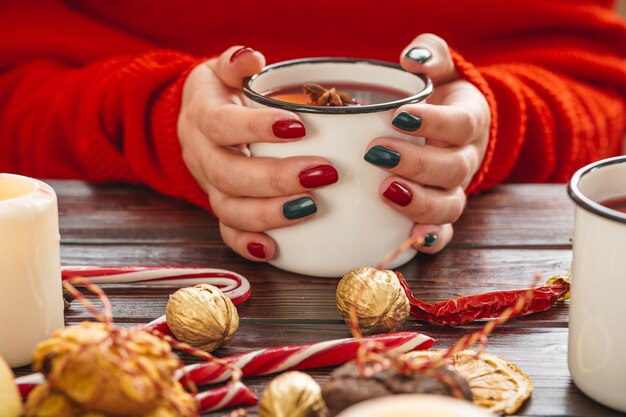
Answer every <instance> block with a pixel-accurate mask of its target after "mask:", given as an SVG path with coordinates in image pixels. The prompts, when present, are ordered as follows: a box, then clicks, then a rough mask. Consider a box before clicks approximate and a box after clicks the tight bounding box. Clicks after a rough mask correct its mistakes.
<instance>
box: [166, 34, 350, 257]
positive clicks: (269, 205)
mask: <svg viewBox="0 0 626 417" xmlns="http://www.w3.org/2000/svg"><path fill="white" fill-rule="evenodd" d="M264 65H265V58H264V57H263V55H262V54H261V53H259V52H257V51H254V50H252V49H250V48H243V47H237V46H234V47H232V48H229V49H228V50H226V51H225V52H224V53H223V54H222V55H221V56H220V57H219V58H217V59H212V60H210V61H207V62H205V63H203V64H201V65H199V66H197V67H196V68H195V69H194V70H193V71H191V73H190V74H189V77H188V78H187V80H186V81H185V85H184V88H183V97H182V106H181V110H180V114H179V117H178V137H179V138H180V143H181V146H182V151H183V158H184V160H185V163H186V165H187V168H188V169H189V171H190V172H191V174H192V175H193V176H194V178H195V179H196V181H197V182H198V184H200V186H201V187H202V188H203V189H204V190H205V191H206V193H207V194H208V196H209V199H210V201H211V207H212V208H213V211H214V212H215V215H216V216H217V217H218V219H219V224H220V232H221V234H222V239H223V240H224V242H225V243H226V244H227V245H228V246H230V247H231V248H232V249H233V250H234V251H235V252H237V253H239V254H240V255H241V256H243V257H245V258H247V259H250V260H255V261H266V260H269V259H272V258H273V257H274V253H275V251H276V245H275V243H274V241H273V240H272V239H271V238H270V237H269V236H267V235H266V234H264V233H263V232H264V231H266V230H269V229H274V228H278V227H284V226H288V225H291V224H295V223H298V222H302V221H306V220H308V219H310V218H311V217H313V216H314V214H315V211H316V205H315V199H314V197H313V196H312V195H311V193H310V192H309V190H311V189H314V188H318V187H321V186H324V185H329V184H332V183H334V182H336V181H337V179H338V174H337V171H336V170H335V168H333V167H332V165H331V164H330V162H329V161H328V160H326V159H324V158H320V157H314V156H306V157H305V156H303V157H292V158H284V159H274V158H256V157H255V158H251V157H250V153H249V152H248V147H247V144H249V143H254V142H276V143H280V142H291V141H296V140H299V139H301V138H302V137H304V136H305V134H306V131H305V127H304V124H303V123H302V121H301V120H300V119H299V118H298V116H296V115H295V114H294V113H291V112H289V111H286V110H280V109H273V108H263V109H251V108H248V107H245V106H243V98H242V95H241V92H240V91H241V82H242V80H243V79H244V78H245V77H247V76H250V75H253V74H256V73H257V72H259V71H260V70H261V69H262V68H263V66H264Z"/></svg>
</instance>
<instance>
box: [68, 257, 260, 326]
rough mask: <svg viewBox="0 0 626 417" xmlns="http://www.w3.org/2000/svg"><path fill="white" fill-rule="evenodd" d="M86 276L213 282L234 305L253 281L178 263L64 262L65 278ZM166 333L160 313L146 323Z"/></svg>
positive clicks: (114, 280) (103, 280) (99, 280)
mask: <svg viewBox="0 0 626 417" xmlns="http://www.w3.org/2000/svg"><path fill="white" fill-rule="evenodd" d="M74 277H83V278H85V279H87V280H89V282H91V283H93V284H132V283H140V284H149V285H176V286H180V287H188V286H192V285H197V284H210V285H213V286H215V287H217V288H219V289H220V290H221V291H222V292H223V293H224V295H226V296H227V297H228V298H230V299H231V300H232V302H233V304H235V305H239V304H241V303H243V302H244V301H246V300H247V299H248V298H250V294H251V291H250V283H249V282H248V280H247V279H246V278H245V277H244V276H243V275H239V274H237V273H235V272H232V271H227V270H225V269H214V268H197V267H178V266H119V267H97V266H64V267H61V278H62V279H63V280H64V281H65V280H67V279H70V278H74ZM146 328H148V329H155V330H158V331H160V332H161V333H163V334H167V335H171V334H172V333H171V332H170V330H169V327H168V326H167V323H166V322H165V316H161V317H159V318H157V319H155V320H153V321H151V322H150V323H148V324H147V325H146Z"/></svg>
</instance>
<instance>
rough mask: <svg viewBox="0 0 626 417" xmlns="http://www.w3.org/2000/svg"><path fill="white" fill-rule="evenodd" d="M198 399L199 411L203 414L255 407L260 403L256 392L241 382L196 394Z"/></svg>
mask: <svg viewBox="0 0 626 417" xmlns="http://www.w3.org/2000/svg"><path fill="white" fill-rule="evenodd" d="M196 399H197V400H198V402H199V404H200V405H199V409H200V412H202V413H208V412H210V411H218V410H222V409H224V408H229V407H236V406H240V405H255V404H256V403H257V402H258V398H257V396H256V395H255V394H254V392H252V391H250V388H248V387H247V386H245V385H244V384H242V383H241V382H235V383H234V384H226V385H224V386H223V387H219V388H214V389H211V390H208V391H203V392H199V393H198V394H196Z"/></svg>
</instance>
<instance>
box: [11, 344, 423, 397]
mask: <svg viewBox="0 0 626 417" xmlns="http://www.w3.org/2000/svg"><path fill="white" fill-rule="evenodd" d="M363 339H364V340H368V341H372V342H377V343H380V344H382V345H383V346H384V347H386V348H387V349H389V350H391V351H392V352H394V353H405V352H410V351H412V350H423V349H428V348H430V347H431V346H432V345H433V344H434V343H435V341H434V339H432V338H430V337H428V336H426V335H423V334H421V333H416V332H401V333H390V334H385V335H376V336H369V337H365V338H363ZM359 345H360V342H359V341H358V340H357V339H354V338H348V339H337V340H329V341H326V342H319V343H311V344H305V345H290V346H277V347H271V348H266V349H261V350H257V351H254V352H249V353H244V354H243V355H237V356H229V357H226V358H222V362H224V363H228V364H230V365H235V366H236V367H239V368H240V369H241V370H242V373H243V377H244V378H245V377H248V376H259V375H269V374H274V373H278V372H283V371H289V370H302V369H315V368H323V367H327V366H336V365H341V364H342V363H345V362H347V361H349V360H351V359H353V358H354V357H355V356H356V353H357V350H358V349H359ZM185 374H187V376H186V377H188V378H190V379H191V381H193V382H194V383H195V384H196V385H202V384H215V383H218V382H223V381H226V380H228V379H229V378H230V376H231V369H230V368H227V367H225V366H223V365H220V364H217V363H214V362H202V363H197V364H193V365H187V366H185V367H184V368H182V369H180V370H179V371H178V373H177V375H176V376H177V378H179V379H182V378H184V377H185ZM15 382H16V384H17V385H18V387H19V389H20V393H21V394H22V397H25V396H26V395H28V393H29V392H30V391H31V390H32V389H33V388H34V387H35V386H36V385H38V384H41V383H43V382H44V378H43V376H42V375H41V374H31V375H26V376H22V377H19V378H17V379H16V380H15Z"/></svg>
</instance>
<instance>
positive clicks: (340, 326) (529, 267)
mask: <svg viewBox="0 0 626 417" xmlns="http://www.w3.org/2000/svg"><path fill="white" fill-rule="evenodd" d="M49 183H50V184H51V185H52V186H53V188H54V189H55V190H56V192H57V194H58V197H59V212H60V227H61V243H62V246H61V256H62V263H63V264H65V265H85V264H93V265H188V266H207V267H215V268H224V269H230V270H233V271H235V272H238V273H240V274H243V275H244V276H246V277H247V278H248V279H249V280H250V282H251V284H252V297H251V298H250V300H248V301H247V302H246V303H244V304H243V305H241V306H240V307H239V314H240V317H241V326H240V328H239V330H238V332H237V333H236V335H235V338H234V339H233V340H232V341H231V342H230V343H229V344H227V345H226V346H224V347H222V348H220V349H219V350H218V351H216V354H217V355H232V354H239V353H243V352H247V351H251V350H255V349H259V348H263V347H269V346H274V345H283V344H296V343H309V342H318V341H323V340H328V339H335V338H343V337H349V331H348V328H347V326H346V325H345V324H344V323H343V321H342V320H341V318H340V316H339V313H338V312H337V310H336V307H335V299H334V297H335V288H336V285H337V280H336V279H328V278H316V277H306V276H301V275H296V274H292V273H289V272H285V271H280V270H278V269H275V268H273V267H272V266H270V265H267V264H258V263H254V262H250V261H247V260H245V259H243V258H240V257H239V256H238V255H236V254H235V253H234V252H232V251H231V250H230V249H228V248H227V247H225V246H224V244H223V243H222V241H221V239H220V236H219V232H218V228H217V223H216V221H215V219H214V218H213V217H211V215H210V214H208V213H206V212H204V211H202V210H200V209H198V208H196V207H193V206H190V205H188V204H187V203H185V202H182V201H177V200H173V199H169V198H166V197H163V196H160V195H158V194H156V193H154V192H152V191H150V190H147V189H145V188H141V187H131V186H127V185H94V184H87V183H84V182H77V181H49ZM572 225H573V205H572V203H571V202H570V201H569V199H568V197H567V195H566V191H565V186H563V185H505V186H501V187H499V188H497V189H495V190H493V191H491V192H489V193H486V194H484V195H481V196H477V197H473V198H471V199H470V201H469V203H468V206H467V209H466V212H465V214H464V215H463V217H462V218H461V219H460V220H459V222H458V223H457V224H456V226H455V237H454V240H453V241H452V242H451V244H450V245H449V247H448V248H447V249H445V250H444V251H443V252H442V253H440V254H438V255H435V256H427V255H418V256H416V257H415V258H414V259H413V260H412V261H411V262H409V263H408V264H407V265H405V266H403V267H402V268H399V270H400V271H401V272H402V273H403V274H404V275H405V277H407V279H408V282H409V284H410V286H411V288H412V289H413V291H414V293H415V294H417V295H418V296H419V298H421V299H424V300H427V301H435V300H441V299H446V298H450V297H454V296H459V295H468V294H473V293H479V292H486V291H493V290H504V289H512V288H520V287H525V286H528V285H530V284H531V283H532V280H533V276H534V275H535V274H537V273H539V274H543V275H544V276H545V277H546V278H547V277H549V276H551V275H552V274H556V273H563V272H565V271H566V270H567V269H568V268H569V265H570V262H571V245H570V237H571V235H572ZM104 287H105V289H106V291H107V293H108V295H109V297H110V299H111V302H112V305H113V311H114V317H115V320H116V321H117V322H118V323H119V324H120V325H123V326H132V325H135V324H143V323H147V322H148V321H150V320H152V319H154V318H156V317H158V316H160V315H162V314H163V313H164V310H165V305H166V302H167V297H168V294H169V293H171V292H173V291H174V290H175V288H168V287H165V288H154V287H149V286H133V285H106V286H104ZM90 318H91V316H90V314H89V313H88V312H87V311H86V310H85V309H84V308H82V307H81V306H79V305H74V306H73V307H72V309H71V310H70V311H69V312H68V313H67V314H66V322H67V323H68V324H74V323H78V322H80V321H82V320H86V319H90ZM567 321H568V305H567V303H561V304H559V305H558V306H556V307H555V308H554V309H552V310H551V311H548V312H545V313H540V314H536V315H533V316H529V317H525V318H520V319H517V320H512V321H510V322H509V323H507V324H506V325H504V326H503V327H501V328H499V329H497V330H496V331H495V333H494V334H493V335H492V336H491V337H490V338H489V347H488V351H489V352H491V353H495V354H498V355H501V356H503V357H505V358H507V359H509V360H511V361H513V362H515V363H517V364H518V365H519V367H520V368H521V369H522V370H523V371H525V372H526V373H527V374H528V375H529V376H530V377H531V378H532V380H533V383H534V385H535V391H534V393H533V395H532V397H531V399H530V400H529V401H528V402H527V403H526V404H525V405H524V406H523V408H522V409H521V410H520V411H519V413H518V415H521V416H581V417H582V416H620V415H624V414H621V413H618V412H615V411H612V410H610V409H608V408H606V407H603V406H601V405H599V404H597V403H595V402H594V401H592V400H591V399H589V398H587V397H586V396H585V395H584V394H582V393H581V392H580V391H579V390H578V389H577V388H576V386H575V385H574V384H573V383H572V381H571V379H570V376H569V372H568V370H567ZM481 325H482V323H472V324H469V325H465V326H460V327H456V328H443V327H436V326H431V325H427V324H423V323H418V322H415V321H408V322H407V323H406V324H405V325H404V326H403V327H402V329H401V330H407V331H409V330H410V331H420V332H423V333H425V334H428V335H430V336H432V337H434V338H435V339H436V340H437V344H436V347H439V348H444V347H447V346H450V345H451V344H452V343H453V342H454V341H455V340H457V339H458V338H460V337H461V336H463V335H465V334H467V333H468V332H471V331H473V330H476V329H477V328H479V326H481ZM184 359H185V360H186V361H187V362H194V361H195V360H194V359H193V358H190V357H188V356H184ZM330 371H331V369H318V370H313V371H310V372H309V373H310V374H311V375H312V376H313V377H314V378H315V379H316V380H318V381H319V382H323V381H324V379H325V378H326V377H327V375H328V374H329V372H330ZM28 372H29V369H28V367H23V368H19V369H17V370H16V373H17V374H19V375H22V374H26V373H28ZM270 379H271V377H259V378H250V379H247V380H246V383H247V384H248V385H249V386H250V387H251V388H252V389H253V390H254V391H256V392H257V393H259V394H260V393H261V392H262V390H263V389H264V387H265V386H266V385H267V383H268V381H269V380H270ZM249 412H250V413H251V415H252V416H256V415H257V414H256V412H257V410H256V408H255V407H253V408H250V409H249ZM207 415H210V416H223V415H226V413H225V412H218V413H213V414H207Z"/></svg>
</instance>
